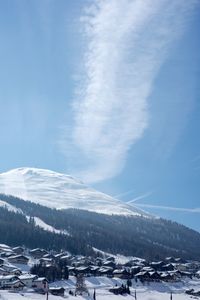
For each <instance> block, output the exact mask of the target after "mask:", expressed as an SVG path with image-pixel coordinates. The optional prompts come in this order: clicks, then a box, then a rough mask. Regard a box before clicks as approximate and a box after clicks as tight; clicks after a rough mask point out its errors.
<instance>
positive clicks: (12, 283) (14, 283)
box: [0, 275, 24, 290]
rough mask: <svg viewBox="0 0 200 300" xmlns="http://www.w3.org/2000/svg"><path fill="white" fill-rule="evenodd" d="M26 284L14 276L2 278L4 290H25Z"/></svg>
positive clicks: (0, 283)
mask: <svg viewBox="0 0 200 300" xmlns="http://www.w3.org/2000/svg"><path fill="white" fill-rule="evenodd" d="M23 287H24V284H23V282H21V280H20V279H19V278H18V277H17V276H14V275H7V276H0V288H3V289H14V290H15V289H23Z"/></svg>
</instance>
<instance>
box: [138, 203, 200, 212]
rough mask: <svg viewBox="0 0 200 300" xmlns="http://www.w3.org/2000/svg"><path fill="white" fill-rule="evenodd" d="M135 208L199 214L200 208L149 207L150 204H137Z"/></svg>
mask: <svg viewBox="0 0 200 300" xmlns="http://www.w3.org/2000/svg"><path fill="white" fill-rule="evenodd" d="M135 206H137V207H142V208H155V209H161V210H168V211H179V212H186V213H200V207H196V208H183V207H173V206H161V205H151V204H138V203H137V204H136V205H135Z"/></svg>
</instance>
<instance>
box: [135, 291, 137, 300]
mask: <svg viewBox="0 0 200 300" xmlns="http://www.w3.org/2000/svg"><path fill="white" fill-rule="evenodd" d="M135 300H137V292H136V290H135Z"/></svg>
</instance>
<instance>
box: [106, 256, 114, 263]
mask: <svg viewBox="0 0 200 300" xmlns="http://www.w3.org/2000/svg"><path fill="white" fill-rule="evenodd" d="M106 260H107V261H112V262H115V258H114V257H113V256H109V257H107V258H106Z"/></svg>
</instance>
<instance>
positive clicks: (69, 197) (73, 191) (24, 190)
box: [0, 168, 150, 216]
mask: <svg viewBox="0 0 200 300" xmlns="http://www.w3.org/2000/svg"><path fill="white" fill-rule="evenodd" d="M0 193H3V194H7V195H12V196H16V197H19V198H22V199H24V200H29V201H32V202H34V203H39V204H41V205H44V206H47V207H50V208H56V209H68V208H77V209H83V210H88V211H94V212H98V213H104V214H109V215H111V214H115V215H146V216H147V215H148V214H147V213H145V212H144V211H142V210H139V209H137V208H135V207H133V206H132V205H128V204H126V203H123V202H122V201H120V200H117V199H115V198H113V197H110V196H108V195H106V194H104V193H101V192H98V191H96V190H94V189H92V188H89V187H88V186H87V185H85V184H84V183H83V182H81V181H80V180H78V179H75V178H73V177H72V176H70V175H65V174H61V173H56V172H53V171H50V170H44V169H36V168H18V169H13V170H10V171H8V172H6V173H2V174H0ZM148 216H150V215H148Z"/></svg>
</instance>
